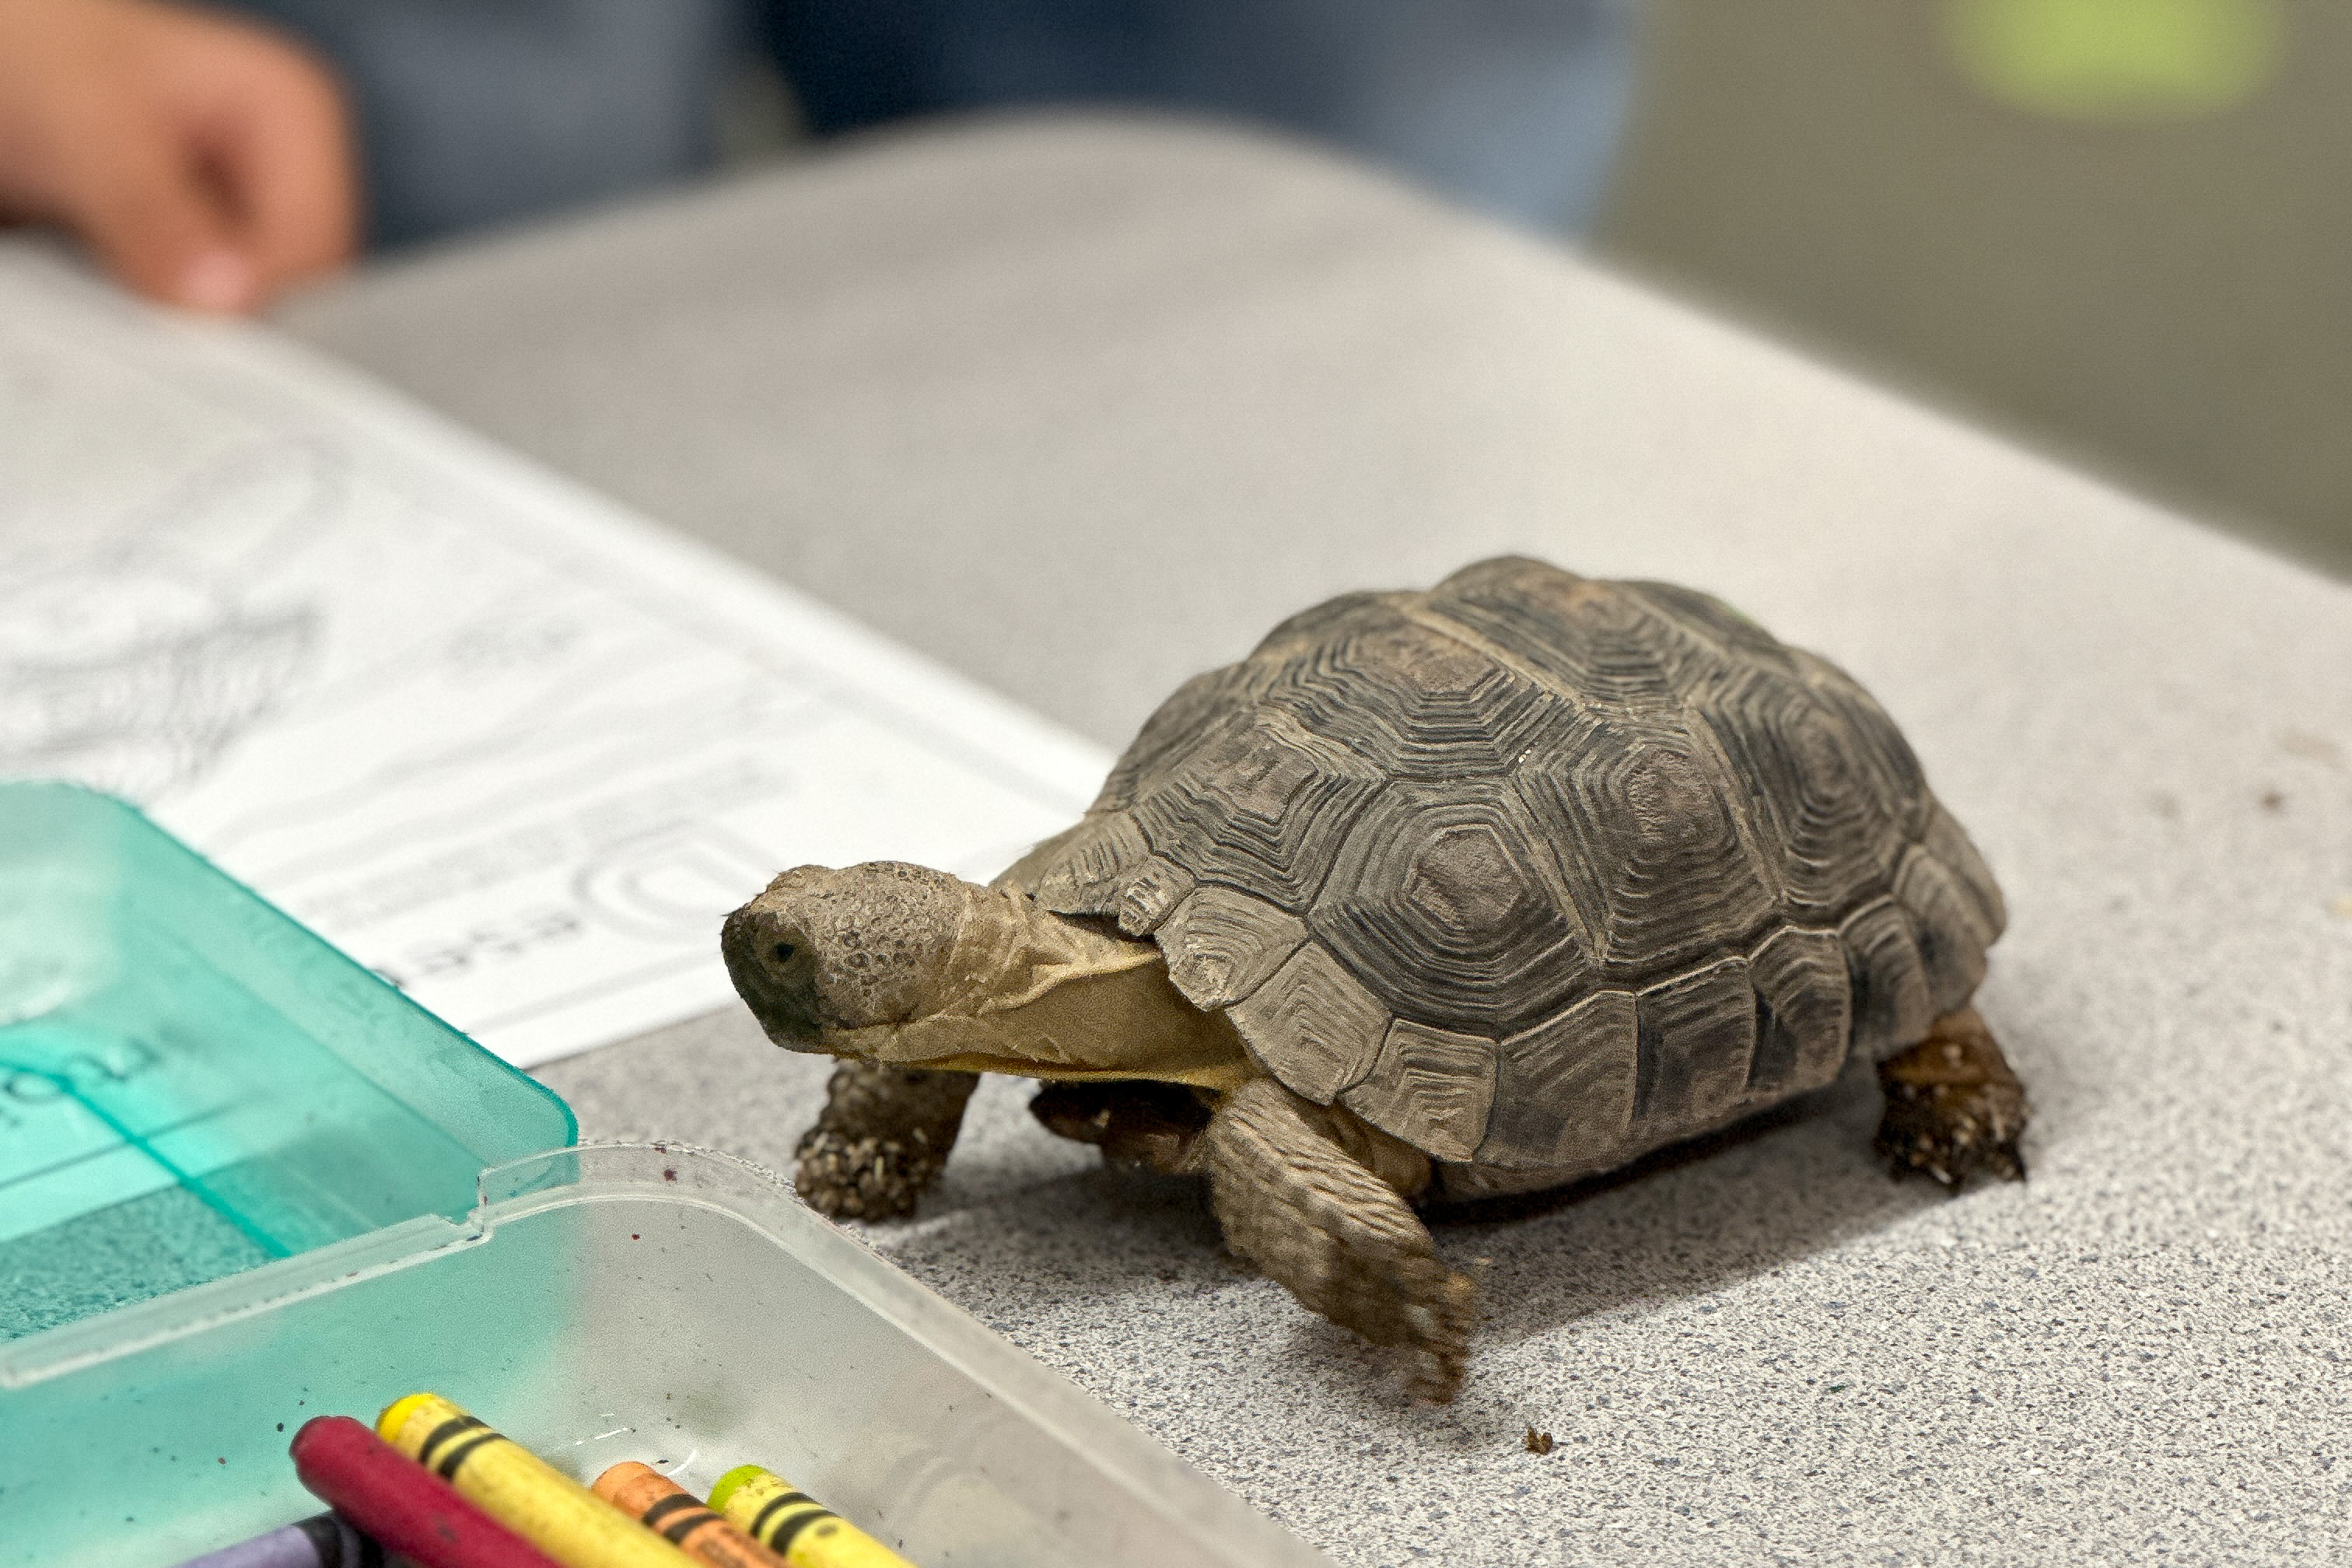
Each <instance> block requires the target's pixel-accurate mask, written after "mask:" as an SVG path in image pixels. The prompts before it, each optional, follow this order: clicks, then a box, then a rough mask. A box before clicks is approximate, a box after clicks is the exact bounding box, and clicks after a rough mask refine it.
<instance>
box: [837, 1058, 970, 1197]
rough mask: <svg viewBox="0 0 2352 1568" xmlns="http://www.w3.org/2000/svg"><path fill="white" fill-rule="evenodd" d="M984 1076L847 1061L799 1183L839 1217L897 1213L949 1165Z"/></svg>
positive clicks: (841, 1069) (838, 1068)
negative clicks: (966, 1110)
mask: <svg viewBox="0 0 2352 1568" xmlns="http://www.w3.org/2000/svg"><path fill="white" fill-rule="evenodd" d="M979 1084H980V1075H979V1074H978V1073H971V1072H925V1071H921V1070H919V1069H912V1068H894V1067H885V1066H884V1065H882V1064H881V1063H879V1062H868V1061H845V1062H843V1063H842V1064H841V1065H840V1066H839V1067H837V1068H834V1069H833V1078H832V1080H831V1081H830V1082H828V1083H827V1084H826V1085H825V1102H824V1111H823V1113H822V1114H820V1115H819V1116H818V1117H817V1119H816V1125H815V1126H814V1127H812V1128H810V1129H809V1130H808V1131H807V1132H806V1133H804V1134H803V1136H802V1138H801V1142H800V1147H799V1148H798V1149H796V1150H794V1151H793V1152H794V1153H795V1154H796V1155H797V1156H798V1157H799V1164H798V1169H797V1170H796V1171H795V1173H794V1174H793V1190H794V1191H796V1192H798V1193H799V1194H800V1195H801V1198H802V1200H803V1202H805V1203H806V1204H807V1205H809V1206H810V1207H811V1208H813V1209H814V1210H816V1211H817V1213H819V1214H822V1215H831V1216H832V1217H833V1218H835V1219H896V1218H898V1216H900V1215H909V1214H912V1213H914V1212H915V1200H916V1199H917V1198H919V1197H920V1196H921V1195H922V1194H923V1192H924V1189H926V1188H928V1187H929V1185H930V1184H932V1183H933V1182H935V1181H937V1180H938V1179H939V1174H940V1171H941V1170H943V1169H945V1168H946V1165H947V1163H948V1151H949V1150H950V1149H952V1148H954V1147H955V1141H956V1133H957V1132H958V1131H961V1129H962V1127H963V1110H964V1106H965V1105H966V1104H967V1103H968V1102H969V1101H970V1100H971V1091H972V1090H973V1089H975V1088H977V1087H978V1086H979Z"/></svg>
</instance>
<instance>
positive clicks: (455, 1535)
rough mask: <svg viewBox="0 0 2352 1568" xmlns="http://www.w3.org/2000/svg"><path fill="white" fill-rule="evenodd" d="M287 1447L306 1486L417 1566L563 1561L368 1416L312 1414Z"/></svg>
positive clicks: (518, 1566) (544, 1566) (537, 1567)
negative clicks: (463, 1493)
mask: <svg viewBox="0 0 2352 1568" xmlns="http://www.w3.org/2000/svg"><path fill="white" fill-rule="evenodd" d="M289 1452H291V1453H292V1454H293V1456H294V1473H295V1474H296V1475H298V1476H299V1477H301V1478H302V1484H303V1485H304V1486H306V1487H309V1488H310V1489H311V1490H312V1491H313V1492H316V1493H317V1494H318V1495H319V1497H320V1499H321V1500H324V1501H325V1502H326V1503H327V1504H328V1505H329V1506H331V1507H332V1508H333V1509H334V1510H335V1511H336V1512H338V1513H340V1514H341V1515H342V1516H343V1517H344V1518H345V1519H348V1520H350V1521H352V1523H353V1524H354V1525H357V1526H358V1527H359V1528H360V1529H361V1530H362V1531H366V1532H367V1533H368V1534H369V1535H371V1536H373V1537H374V1538H375V1539H376V1540H377V1541H378V1542H382V1543H383V1548H384V1550H385V1551H387V1552H398V1553H400V1555H402V1556H404V1557H406V1558H408V1559H409V1560H410V1561H412V1562H414V1563H416V1565H417V1568H562V1564H561V1563H557V1562H556V1561H555V1560H554V1559H553V1558H551V1557H550V1556H548V1555H547V1554H546V1553H545V1552H541V1550H540V1549H539V1548H538V1547H536V1546H533V1545H532V1544H531V1543H530V1542H528V1541H525V1540H524V1539H523V1538H522V1537H521V1536H520V1535H517V1534H516V1533H515V1532H514V1531H511V1530H509V1529H508V1528H507V1527H506V1526H505V1525H503V1524H500V1523H499V1521H497V1520H495V1519H492V1518H491V1517H490V1516H489V1515H488V1514H486V1513H484V1512H483V1511H482V1510H480V1509H478V1508H476V1507H475V1506H474V1505H473V1504H472V1503H469V1502H467V1500H465V1499H464V1498H461V1497H459V1496H458V1495H457V1488H455V1487H453V1486H451V1485H450V1484H449V1483H448V1482H447V1481H445V1480H443V1479H441V1478H440V1477H439V1476H436V1475H435V1474H434V1473H433V1472H432V1471H430V1470H428V1469H426V1468H425V1467H424V1466H422V1465H420V1464H418V1463H417V1462H416V1461H415V1460H414V1459H412V1458H409V1457H408V1456H407V1455H405V1454H404V1453H402V1452H401V1451H400V1450H399V1449H397V1448H395V1447H393V1446H392V1445H391V1444H389V1443H387V1442H385V1441H384V1440H383V1438H381V1437H379V1436H376V1435H375V1434H374V1433H373V1432H372V1431H370V1430H369V1429H368V1426H367V1424H366V1423H365V1422H362V1421H354V1420H352V1418H351V1417H350V1416H348V1415H320V1416H317V1417H315V1418H314V1419H312V1420H310V1421H308V1422H306V1423H304V1424H303V1426H302V1429H301V1430H300V1431H299V1432H297V1433H295V1434H294V1442H293V1445H292V1447H290V1449H289Z"/></svg>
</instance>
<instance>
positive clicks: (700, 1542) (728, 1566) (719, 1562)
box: [589, 1459, 784, 1568]
mask: <svg viewBox="0 0 2352 1568" xmlns="http://www.w3.org/2000/svg"><path fill="white" fill-rule="evenodd" d="M589 1490H591V1491H593V1492H594V1493H595V1494H596V1495H597V1496H598V1497H600V1498H603V1499H604V1500H605V1501H606V1502H608V1503H611V1504H612V1505H613V1506H614V1508H617V1509H619V1510H621V1511H622V1512H623V1513H625V1514H627V1515H628V1516H629V1517H630V1518H631V1519H634V1520H635V1521H637V1522H638V1523H640V1524H642V1525H644V1526H645V1527H646V1529H647V1530H652V1531H660V1532H661V1533H662V1534H663V1535H665V1536H667V1537H668V1538H669V1539H670V1540H671V1541H672V1542H676V1543H677V1549H678V1550H679V1551H681V1552H685V1553H686V1554H687V1555H688V1557H691V1558H693V1559H694V1560H695V1561H696V1562H698V1563H709V1564H710V1568H784V1560H783V1559H782V1558H781V1557H779V1556H777V1555H776V1554H775V1553H774V1552H771V1551H769V1550H768V1549H767V1548H766V1547H764V1546H762V1545H761V1544H760V1543H759V1542H756V1541H754V1540H752V1539H751V1537H750V1536H748V1535H746V1534H744V1533H743V1532H742V1531H740V1530H738V1529H736V1528H735V1527H734V1526H733V1525H731V1524H730V1523H728V1522H727V1521H725V1520H723V1519H721V1518H719V1515H717V1514H715V1513H713V1512H711V1511H710V1510H709V1509H707V1508H705V1507H703V1506H702V1500H701V1499H699V1498H698V1497H696V1496H695V1495H694V1494H693V1493H692V1492H690V1491H688V1490H687V1489H685V1488H684V1487H682V1486H679V1485H678V1484H677V1482H676V1481H674V1480H671V1479H669V1478H668V1477H667V1476H666V1475H663V1474H662V1473H661V1472H660V1471H659V1470H656V1469H655V1468H653V1467H652V1466H651V1465H641V1464H638V1463H637V1462H636V1461H635V1459H625V1460H623V1461H622V1462H621V1463H619V1464H617V1465H614V1467H613V1468H611V1469H609V1470H606V1471H605V1472H604V1474H603V1475H601V1476H598V1477H597V1478H596V1483H595V1485H593V1487H591V1488H589Z"/></svg>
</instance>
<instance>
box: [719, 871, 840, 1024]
mask: <svg viewBox="0 0 2352 1568" xmlns="http://www.w3.org/2000/svg"><path fill="white" fill-rule="evenodd" d="M719 957H720V958H722V959H724V960H725V961H726V964H727V978H728V979H730V980H731V981H732V982H734V984H735V994H737V995H739V996H740V997H742V998H743V1004H744V1005H745V1006H747V1007H749V1008H751V1016H753V1017H755V1018H757V1019H759V1020H760V1026H761V1028H762V1029H765V1030H766V1031H767V1034H768V1038H770V1039H771V1040H773V1041H774V1042H775V1043H776V1044H778V1045H780V1046H782V1047H785V1048H786V1049H789V1050H808V1049H810V1048H812V1047H815V1046H816V1044H817V1042H818V1040H819V1039H820V1038H821V1037H823V1035H824V1023H823V1021H822V1020H821V1019H820V1018H819V1017H818V1014H817V997H816V955H815V954H814V952H811V951H810V950H809V945H808V941H807V939H806V938H805V937H803V936H802V935H801V934H800V933H799V932H797V931H791V930H789V929H787V927H786V923H785V921H783V920H782V918H781V917H779V916H778V915H777V914H776V913H775V912H774V911H773V910H763V909H761V908H760V907H759V902H758V900H753V901H752V902H751V903H748V904H745V905H744V906H743V907H742V908H741V909H740V910H736V911H735V912H734V913H733V914H731V915H729V916H728V917H727V923H726V924H724V925H722V926H721V927H719Z"/></svg>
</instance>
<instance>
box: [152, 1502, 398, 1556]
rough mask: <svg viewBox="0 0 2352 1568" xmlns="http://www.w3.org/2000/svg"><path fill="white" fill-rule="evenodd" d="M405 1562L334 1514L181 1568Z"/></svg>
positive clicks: (263, 1536) (228, 1549) (319, 1517)
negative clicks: (386, 1552)
mask: <svg viewBox="0 0 2352 1568" xmlns="http://www.w3.org/2000/svg"><path fill="white" fill-rule="evenodd" d="M403 1562H404V1559H402V1558H398V1557H390V1556H386V1555H385V1553H384V1550H383V1547H381V1546H378V1545H377V1544H376V1543H375V1542H373V1541H371V1540H369V1539H368V1538H367V1537H366V1536H364V1535H362V1534H361V1533H360V1532H359V1531H356V1530H353V1529H352V1527H351V1526H350V1525H349V1524H347V1523H345V1522H344V1521H342V1520H341V1519H340V1518H338V1517H337V1516H335V1515H334V1514H331V1513H322V1514H319V1515H317V1516H315V1517H313V1518H310V1519H305V1520H298V1521H295V1522H294V1523H292V1524H289V1525H287V1526H285V1527H284V1528H283V1529H279V1530H273V1531H270V1532H269V1533H268V1534H267V1535H257V1536H255V1537H254V1538H253V1539H252V1540H250V1541H240V1542H237V1543H236V1545H235V1546H224V1547H222V1548H221V1549H220V1550H219V1551H218V1552H205V1554H204V1555H203V1556H202V1557H191V1558H189V1559H188V1560H187V1561H186V1562H185V1563H181V1564H180V1568H398V1565H399V1564H401V1563H403Z"/></svg>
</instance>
